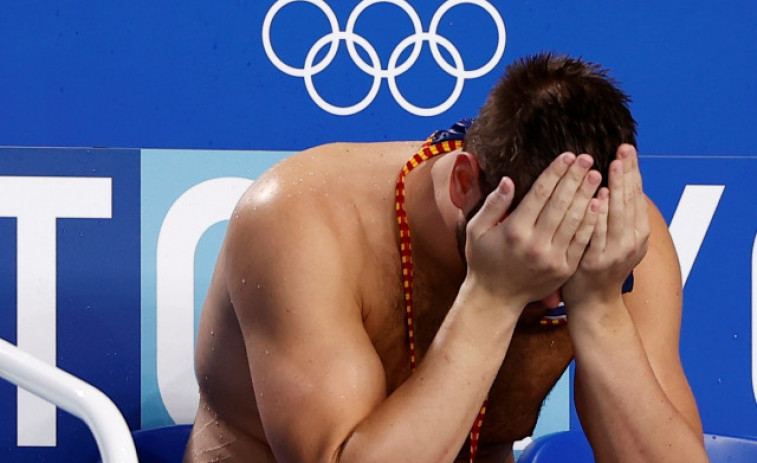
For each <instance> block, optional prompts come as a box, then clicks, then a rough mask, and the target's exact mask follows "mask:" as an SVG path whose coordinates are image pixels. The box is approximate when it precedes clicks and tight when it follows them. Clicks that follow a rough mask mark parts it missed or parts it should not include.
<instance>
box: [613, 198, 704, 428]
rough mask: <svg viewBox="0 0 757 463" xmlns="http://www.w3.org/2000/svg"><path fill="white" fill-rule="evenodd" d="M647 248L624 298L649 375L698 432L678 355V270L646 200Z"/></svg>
mask: <svg viewBox="0 0 757 463" xmlns="http://www.w3.org/2000/svg"><path fill="white" fill-rule="evenodd" d="M649 205H650V207H649V214H650V226H651V235H650V238H649V249H648V251H647V254H646V256H645V257H644V259H643V260H642V262H641V263H640V264H639V265H638V266H637V268H636V269H635V270H634V277H635V284H634V290H633V291H632V292H631V293H627V294H626V295H625V296H624V300H625V304H626V306H627V307H628V311H629V313H630V315H631V318H632V319H633V321H634V324H635V326H636V329H637V330H638V333H639V337H640V339H641V342H642V345H643V347H644V351H645V353H646V355H647V358H648V360H649V364H650V366H651V367H652V370H653V372H654V374H655V377H656V379H657V381H658V383H659V384H660V386H661V388H662V389H663V391H664V392H665V394H666V396H667V397H668V399H669V400H670V401H671V402H672V403H673V405H674V406H675V407H676V408H677V409H678V411H679V412H680V413H681V414H682V415H683V416H684V417H685V418H686V420H687V421H688V422H689V425H690V426H691V427H692V429H695V430H697V431H701V423H700V420H699V413H698V411H697V407H696V403H695V401H694V398H693V395H692V393H691V388H690V387H689V384H688V381H687V380H686V376H685V373H684V371H683V367H682V365H681V360H680V355H679V341H680V330H681V311H682V287H681V271H680V267H679V264H678V257H677V255H676V252H675V249H674V247H673V242H672V239H671V237H670V234H669V232H668V228H667V225H666V224H665V221H664V219H663V218H662V216H661V215H660V213H659V211H658V210H657V208H656V207H655V206H654V204H652V203H651V202H650V204H649Z"/></svg>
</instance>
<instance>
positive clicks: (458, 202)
mask: <svg viewBox="0 0 757 463" xmlns="http://www.w3.org/2000/svg"><path fill="white" fill-rule="evenodd" d="M479 173H480V168H479V166H478V160H476V157H475V156H473V155H472V154H470V153H466V152H460V153H457V154H456V155H455V160H454V162H453V164H452V171H451V172H450V181H449V196H450V199H451V200H452V204H454V205H455V207H457V208H458V209H460V210H462V211H463V214H467V213H468V211H470V210H471V209H472V208H473V207H474V206H475V205H476V204H478V202H479V200H480V199H481V188H480V185H479Z"/></svg>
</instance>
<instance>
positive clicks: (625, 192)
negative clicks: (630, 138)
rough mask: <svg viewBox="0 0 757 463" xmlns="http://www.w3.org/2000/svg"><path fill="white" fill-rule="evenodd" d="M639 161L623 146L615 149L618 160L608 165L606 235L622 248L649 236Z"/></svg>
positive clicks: (634, 150) (633, 150) (627, 145)
mask: <svg viewBox="0 0 757 463" xmlns="http://www.w3.org/2000/svg"><path fill="white" fill-rule="evenodd" d="M638 160H639V158H638V155H637V153H636V149H635V148H634V147H633V146H632V145H629V144H623V145H621V146H620V147H619V148H618V151H617V159H616V160H615V161H613V162H612V163H611V164H610V182H609V183H610V218H609V224H608V226H609V236H610V239H613V240H616V241H615V242H617V243H618V244H620V245H621V246H633V245H634V243H635V242H636V243H638V242H639V241H640V240H646V236H648V233H649V217H648V211H647V202H646V198H645V196H644V191H643V188H642V180H641V171H640V170H639V162H638ZM618 164H620V166H621V167H618Z"/></svg>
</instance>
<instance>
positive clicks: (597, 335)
mask: <svg viewBox="0 0 757 463" xmlns="http://www.w3.org/2000/svg"><path fill="white" fill-rule="evenodd" d="M566 306H567V307H568V309H567V312H568V320H569V321H570V322H569V323H568V330H569V333H570V337H571V340H572V341H573V344H574V347H575V348H576V351H577V352H576V353H577V355H578V351H580V350H581V348H582V347H583V346H587V345H588V346H596V345H598V344H600V345H601V344H604V343H607V342H609V343H614V342H615V341H616V340H617V337H618V336H621V335H622V333H624V332H626V331H627V330H628V328H633V321H632V320H631V316H630V314H629V313H628V309H627V308H626V306H625V303H624V302H623V298H622V297H620V295H619V296H618V297H617V298H613V299H609V300H603V299H595V300H584V301H581V302H580V303H578V304H573V305H568V304H566Z"/></svg>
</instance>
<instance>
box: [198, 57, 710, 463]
mask: <svg viewBox="0 0 757 463" xmlns="http://www.w3.org/2000/svg"><path fill="white" fill-rule="evenodd" d="M626 105H627V97H626V96H625V95H623V93H621V92H620V91H619V90H618V89H617V88H616V87H615V86H614V84H613V82H612V81H611V80H610V79H608V78H607V76H606V73H605V72H604V71H602V70H600V69H599V68H598V67H596V66H594V65H590V64H587V63H585V62H583V61H580V60H574V59H570V58H567V57H558V56H553V55H550V54H541V55H538V56H535V57H532V58H528V59H525V60H521V61H519V62H517V63H515V64H514V65H512V66H510V67H509V68H508V71H507V73H506V75H505V77H504V79H503V80H502V81H501V82H500V83H499V84H498V85H497V86H496V87H495V89H494V90H493V91H492V93H491V95H490V96H489V99H488V101H487V102H486V104H485V105H484V107H483V108H482V110H481V113H480V114H479V116H478V118H477V119H476V121H475V122H474V123H473V125H472V126H471V128H470V129H469V130H468V132H467V134H465V145H464V148H463V149H455V148H456V147H457V145H456V144H454V143H453V144H450V141H449V140H452V141H454V139H455V138H460V136H461V135H460V134H459V133H456V132H455V131H453V132H442V133H440V134H437V136H436V137H435V138H434V139H433V140H431V144H433V146H434V147H435V148H434V149H437V148H438V147H439V146H442V145H443V146H442V148H439V149H442V150H447V149H453V151H452V152H449V153H447V154H439V155H436V156H433V157H431V158H430V159H428V160H423V159H424V158H425V157H426V155H423V154H422V153H424V151H423V150H421V152H420V153H421V155H419V157H418V158H415V160H411V161H410V162H409V163H408V164H407V167H406V170H404V171H403V173H402V175H401V176H400V171H401V170H402V168H403V165H405V163H406V161H407V159H408V158H409V157H410V156H411V155H412V154H413V153H415V152H416V151H418V150H419V147H420V145H421V144H420V143H417V142H397V143H376V144H345V143H339V144H332V145H326V146H321V147H317V148H314V149H311V150H308V151H305V152H303V153H301V154H299V155H296V156H293V157H291V158H289V159H287V160H286V161H284V162H282V163H280V164H279V165H277V166H275V167H274V168H273V169H271V170H270V171H269V172H268V173H266V174H265V175H263V176H262V177H261V178H260V179H259V180H257V181H256V182H255V184H254V185H253V186H252V187H251V188H250V190H249V191H248V192H247V193H245V195H244V196H243V197H242V199H241V200H240V202H239V205H238V206H237V208H236V211H235V212H234V214H233V217H232V219H231V221H230V223H229V228H228V232H227V236H226V239H225V241H224V244H223V247H222V250H221V253H220V256H219V259H218V263H217V266H216V269H215V273H214V276H213V281H212V283H211V286H210V289H209V292H208V295H207V299H206V301H205V305H204V307H203V313H202V319H201V322H200V328H199V338H198V344H197V359H196V369H197V377H198V380H199V384H200V392H201V403H200V407H199V410H198V413H197V417H196V421H195V426H194V429H193V432H192V436H191V438H190V441H189V444H188V447H187V451H186V454H185V461H186V462H205V461H222V460H228V461H249V462H273V461H278V462H292V463H293V462H340V463H347V462H353V461H359V462H369V461H376V462H413V463H424V462H429V463H438V462H445V461H446V462H452V461H468V460H469V456H470V455H469V454H471V453H472V452H475V461H476V462H512V461H513V455H512V443H513V441H515V440H517V439H521V438H523V437H525V436H528V435H529V434H530V433H531V432H532V430H533V427H534V425H535V422H536V419H537V416H538V413H539V409H540V407H541V404H542V402H543V400H544V397H545V396H546V394H547V393H548V392H549V390H550V389H551V388H552V387H553V385H554V384H555V382H556V381H557V380H558V378H559V377H560V376H561V375H562V373H563V371H564V370H565V368H566V367H567V365H568V364H569V362H570V361H571V359H573V358H575V360H576V384H575V398H576V406H577V410H578V413H579V416H580V417H581V420H582V423H583V426H584V428H585V430H586V432H587V435H588V438H589V440H590V442H591V444H592V447H593V449H594V452H595V455H596V457H597V461H599V462H608V461H613V462H615V461H618V462H639V461H681V462H687V463H691V462H702V461H706V460H707V457H706V455H705V453H704V450H703V444H702V430H701V424H700V421H699V417H698V412H697V409H696V404H695V402H694V399H693V397H692V394H691V391H690V389H689V386H688V383H687V381H686V378H685V376H684V373H683V371H682V368H681V364H680V360H679V357H678V336H679V329H680V317H681V282H680V271H679V268H678V264H677V259H676V255H675V252H674V249H673V246H672V242H671V239H670V236H669V234H668V232H667V227H666V225H665V223H664V221H663V219H662V217H661V216H660V214H659V212H658V211H657V209H656V208H655V207H654V206H653V205H652V204H651V203H649V202H648V201H647V199H646V197H645V196H644V194H643V192H642V185H641V177H640V173H639V169H638V162H637V155H636V151H635V148H634V146H633V145H635V138H634V137H635V135H634V133H635V122H634V121H633V119H632V117H631V114H630V112H629V111H628V109H627V106H626ZM445 140H447V141H445ZM437 142H438V143H440V145H436V144H434V143H437ZM444 143H447V144H446V145H445V144H444ZM429 146H430V145H429ZM429 146H427V147H426V148H425V149H426V150H431V148H430V147H429ZM582 153H589V154H582ZM426 154H427V155H428V154H429V152H426ZM431 154H433V153H431ZM416 166H417V167H416ZM592 166H594V167H595V168H594V169H592ZM398 224H399V226H398ZM400 231H402V232H401V233H400ZM458 249H459V250H462V252H458ZM632 271H633V277H634V280H635V287H634V289H633V291H632V292H627V293H622V288H623V286H624V281H626V280H627V278H628V277H629V274H631V272H632ZM561 301H562V302H564V304H565V309H566V310H567V323H563V321H564V320H562V319H561V318H560V317H559V315H558V316H552V317H549V315H554V314H553V313H552V312H551V311H550V309H553V308H555V307H557V306H559V305H560V302H561ZM411 364H412V365H413V366H411ZM412 369H414V370H415V371H414V372H412V373H411V371H412ZM482 403H486V408H485V413H481V408H482V407H481V405H482ZM474 423H476V424H480V423H483V425H482V426H481V427H480V429H479V427H478V426H473V432H472V433H471V425H472V424H474ZM479 431H480V433H479ZM471 440H472V441H473V442H472V443H471V442H470V441H471ZM567 457H569V456H566V458H567Z"/></svg>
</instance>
